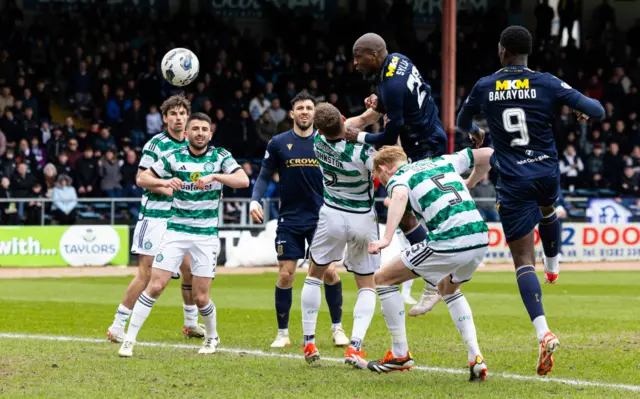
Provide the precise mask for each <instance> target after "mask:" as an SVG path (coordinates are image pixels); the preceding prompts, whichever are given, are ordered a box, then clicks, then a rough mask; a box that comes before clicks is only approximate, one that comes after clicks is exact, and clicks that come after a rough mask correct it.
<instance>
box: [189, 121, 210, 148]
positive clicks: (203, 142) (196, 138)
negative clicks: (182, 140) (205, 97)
mask: <svg viewBox="0 0 640 399" xmlns="http://www.w3.org/2000/svg"><path fill="white" fill-rule="evenodd" d="M187 140H189V146H190V147H192V148H193V149H195V150H197V151H202V150H203V149H205V148H207V146H208V145H209V140H211V118H209V116H208V115H207V114H203V113H202V112H196V113H195V114H193V115H191V116H189V119H187Z"/></svg>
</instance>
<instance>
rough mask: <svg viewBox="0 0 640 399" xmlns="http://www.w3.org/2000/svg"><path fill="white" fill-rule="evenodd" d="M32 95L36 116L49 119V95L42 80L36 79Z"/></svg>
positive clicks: (45, 119)
mask: <svg viewBox="0 0 640 399" xmlns="http://www.w3.org/2000/svg"><path fill="white" fill-rule="evenodd" d="M34 96H35V98H36V101H37V103H38V116H39V118H40V120H43V121H51V96H50V95H49V93H48V92H47V87H46V85H45V82H44V80H39V81H38V84H37V86H36V92H35V93H34ZM43 142H44V140H43Z"/></svg>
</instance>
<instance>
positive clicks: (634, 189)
mask: <svg viewBox="0 0 640 399" xmlns="http://www.w3.org/2000/svg"><path fill="white" fill-rule="evenodd" d="M639 186H640V175H639V174H638V172H636V171H634V170H633V168H631V167H629V166H627V167H625V168H624V176H622V182H621V184H620V187H621V190H620V194H622V195H623V196H625V197H638V196H639V195H640V187H639Z"/></svg>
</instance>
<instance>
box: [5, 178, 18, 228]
mask: <svg viewBox="0 0 640 399" xmlns="http://www.w3.org/2000/svg"><path fill="white" fill-rule="evenodd" d="M10 185H11V181H10V180H9V178H8V177H5V176H3V177H1V178H0V199H9V198H13V195H11V190H10V189H9V187H10ZM0 223H1V224H2V225H8V226H11V225H16V224H19V223H20V219H19V218H18V208H17V207H16V203H15V202H9V203H7V202H0Z"/></svg>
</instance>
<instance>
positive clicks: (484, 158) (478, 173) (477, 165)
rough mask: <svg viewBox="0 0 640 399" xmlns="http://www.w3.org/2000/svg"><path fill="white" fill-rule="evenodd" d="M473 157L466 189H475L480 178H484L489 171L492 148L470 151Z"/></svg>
mask: <svg viewBox="0 0 640 399" xmlns="http://www.w3.org/2000/svg"><path fill="white" fill-rule="evenodd" d="M471 154H472V155H473V166H474V167H473V170H472V171H471V175H470V176H469V178H468V179H467V181H466V183H467V188H470V189H471V188H473V187H475V186H476V185H477V184H478V182H480V180H482V177H484V176H485V175H486V174H487V173H488V172H489V171H490V170H491V164H490V162H489V161H490V160H491V155H492V154H493V148H480V149H477V150H471Z"/></svg>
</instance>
